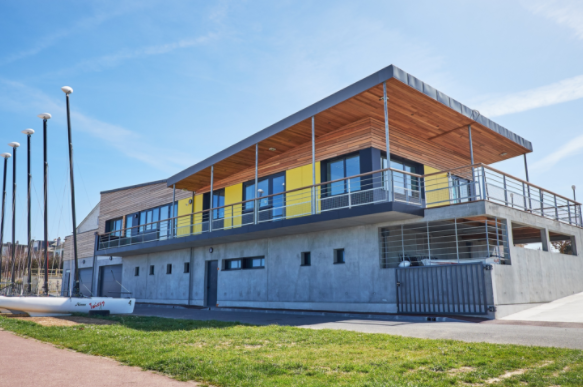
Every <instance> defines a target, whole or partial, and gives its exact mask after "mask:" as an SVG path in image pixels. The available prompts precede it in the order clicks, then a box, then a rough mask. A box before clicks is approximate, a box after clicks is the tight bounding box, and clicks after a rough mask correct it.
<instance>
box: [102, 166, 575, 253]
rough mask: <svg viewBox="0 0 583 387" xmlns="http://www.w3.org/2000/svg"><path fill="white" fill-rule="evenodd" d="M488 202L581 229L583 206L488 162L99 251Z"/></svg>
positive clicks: (115, 235)
mask: <svg viewBox="0 0 583 387" xmlns="http://www.w3.org/2000/svg"><path fill="white" fill-rule="evenodd" d="M478 200H488V201H491V202H494V203H497V204H502V205H505V206H508V207H513V208H516V209H519V210H522V211H527V212H530V213H532V214H535V215H539V216H543V217H546V218H550V219H554V220H557V221H560V222H563V223H568V224H572V225H575V226H579V227H581V226H582V224H583V220H582V218H581V216H582V214H581V204H580V203H577V202H575V201H573V200H571V199H568V198H566V197H564V196H561V195H558V194H555V193H552V192H550V191H548V190H545V189H543V188H540V187H538V186H536V185H533V184H530V183H528V182H526V181H523V180H521V179H518V178H516V177H513V176H510V175H508V174H505V173H504V172H501V171H498V170H497V169H494V168H491V167H488V166H486V165H483V164H475V165H468V166H463V167H459V168H454V169H450V170H447V171H442V172H436V173H431V174H425V175H418V174H414V173H410V172H404V171H401V170H397V169H393V168H386V169H381V170H378V171H373V172H368V173H363V174H359V175H354V176H349V177H346V178H343V179H338V180H333V181H329V182H324V183H319V184H315V185H310V186H306V187H301V188H296V189H291V190H288V191H283V192H277V193H273V194H271V195H266V196H260V197H259V198H254V199H249V200H244V201H241V202H237V203H232V204H228V205H225V206H220V207H214V208H211V209H207V210H203V211H198V212H194V213H191V214H185V215H180V216H177V217H173V218H170V219H166V220H160V221H157V222H152V223H147V224H142V225H138V226H133V227H129V228H125V229H122V230H116V231H112V232H108V233H104V234H101V235H100V236H99V243H98V249H99V250H103V249H108V248H114V247H120V246H129V245H134V244H140V243H145V242H150V241H159V240H165V239H169V238H180V237H184V236H189V235H197V234H202V233H207V232H213V231H219V230H228V229H234V228H239V227H245V226H248V225H253V224H259V223H265V222H277V221H281V220H284V219H293V218H297V217H302V216H311V215H316V214H320V213H323V212H327V211H334V210H340V209H346V208H352V207H358V206H364V205H371V204H376V203H381V202H403V203H407V204H410V205H414V206H418V207H420V208H433V207H439V206H448V205H454V204H460V203H466V202H471V201H478Z"/></svg>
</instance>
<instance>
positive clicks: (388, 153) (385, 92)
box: [383, 82, 394, 200]
mask: <svg viewBox="0 0 583 387" xmlns="http://www.w3.org/2000/svg"><path fill="white" fill-rule="evenodd" d="M388 99H389V98H388V97H387V82H383V105H384V111H385V145H386V150H387V168H391V145H390V143H389V107H388V102H387V101H388ZM387 176H388V179H387V180H388V181H387V185H389V195H388V196H389V200H393V199H394V197H393V193H394V190H393V183H392V182H393V171H391V170H389V171H388V174H387Z"/></svg>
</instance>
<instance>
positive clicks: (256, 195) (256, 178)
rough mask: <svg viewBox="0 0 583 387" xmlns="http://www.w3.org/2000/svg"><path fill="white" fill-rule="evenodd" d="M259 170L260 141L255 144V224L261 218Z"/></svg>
mask: <svg viewBox="0 0 583 387" xmlns="http://www.w3.org/2000/svg"><path fill="white" fill-rule="evenodd" d="M258 170H259V143H257V144H255V202H254V203H253V213H254V214H253V215H254V216H253V218H254V219H255V222H254V223H255V224H257V223H258V220H259V219H258V218H259V200H257V198H258V196H259V188H258V187H257V185H258V184H259V177H258Z"/></svg>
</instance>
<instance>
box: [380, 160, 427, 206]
mask: <svg viewBox="0 0 583 387" xmlns="http://www.w3.org/2000/svg"><path fill="white" fill-rule="evenodd" d="M381 167H382V169H386V168H388V167H389V166H388V164H387V155H386V153H385V154H383V155H382V156H381ZM391 168H393V169H397V170H400V171H404V172H410V173H417V174H421V173H423V166H422V165H421V164H419V163H416V162H414V161H410V160H406V159H403V158H401V157H398V156H393V155H391ZM388 176H389V174H388V172H385V173H384V176H383V185H384V184H385V181H387V180H388V179H389V177H388ZM419 183H420V182H419V178H418V177H413V176H411V175H407V174H404V173H398V172H395V173H393V186H394V189H395V194H396V195H397V198H399V195H407V196H418V195H419V192H420V184H419Z"/></svg>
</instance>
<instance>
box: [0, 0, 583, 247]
mask: <svg viewBox="0 0 583 387" xmlns="http://www.w3.org/2000/svg"><path fill="white" fill-rule="evenodd" d="M0 47H1V48H2V49H1V50H0V152H11V151H12V149H11V148H9V147H8V146H7V144H8V143H9V142H12V141H17V142H20V143H21V145H22V146H21V147H20V148H19V149H18V151H17V160H18V161H17V167H18V170H17V174H16V175H17V195H16V200H17V205H16V214H17V217H16V223H17V224H16V239H17V240H20V241H25V240H26V146H25V144H26V136H25V135H24V134H22V133H21V131H22V130H24V129H27V128H32V129H34V130H35V131H37V133H36V134H34V135H33V136H32V147H31V149H32V175H33V189H32V221H33V233H32V234H33V238H35V239H41V238H42V233H43V231H42V200H43V198H42V176H43V175H42V172H43V171H42V165H43V164H42V121H41V119H39V118H37V114H39V113H44V112H48V113H51V114H52V116H53V118H52V119H51V120H49V122H48V132H47V133H48V139H49V143H48V147H49V178H50V185H49V206H50V211H49V238H50V239H53V238H56V237H57V236H60V237H64V236H66V235H69V234H70V233H71V232H72V221H71V211H70V205H69V200H70V194H69V185H68V184H69V183H68V173H69V172H68V142H67V127H66V110H65V95H64V94H63V93H62V92H61V90H60V88H61V86H65V85H68V86H71V87H72V88H73V89H74V93H73V94H72V95H71V109H72V117H71V121H72V128H73V142H74V156H75V159H74V160H75V167H74V171H75V178H76V187H75V188H76V200H77V220H78V222H80V221H81V220H82V219H83V218H84V217H85V216H86V215H87V214H88V213H89V211H91V209H92V208H93V207H94V206H95V205H96V204H97V203H98V201H99V193H100V192H101V191H104V190H108V189H113V188H118V187H124V186H128V185H133V184H139V183H143V182H148V181H154V180H159V179H166V178H168V177H169V176H171V175H173V174H175V173H177V172H179V171H181V170H182V169H184V168H186V167H189V166H191V165H193V164H195V163H197V162H199V161H201V160H204V159H205V158H207V157H209V156H211V155H213V154H214V153H216V152H218V151H220V150H222V149H224V148H226V147H228V146H229V145H232V144H234V143H236V142H238V141H240V140H242V139H244V138H246V137H248V136H250V135H251V134H253V133H255V132H257V131H259V130H261V129H263V128H265V127H267V126H269V125H271V124H273V123H275V122H277V121H279V120H281V119H283V118H285V117H287V116H289V115H291V114H293V113H295V112H297V111H299V110H301V109H303V108H305V107H307V106H309V105H311V104H312V103H314V102H317V101H319V100H320V99H322V98H324V97H326V96H328V95H330V94H332V93H334V92H336V91H338V90H340V89H342V88H344V87H346V86H348V85H350V84H352V83H354V82H356V81H358V80H360V79H362V78H364V77H366V76H368V75H370V74H372V73H374V72H376V71H378V70H380V69H382V68H384V67H386V66H388V65H390V64H394V65H396V66H397V67H400V68H401V69H403V70H405V71H407V72H408V73H410V74H412V75H414V76H416V77H417V78H419V79H421V80H422V81H424V82H426V83H428V84H430V85H432V86H433V87H435V88H437V89H438V90H440V91H442V92H444V93H446V94H447V95H449V96H451V97H453V98H455V99H456V100H458V101H460V102H462V103H464V104H465V105H467V106H469V107H471V108H473V109H478V110H479V111H480V112H481V113H482V114H483V115H485V116H487V117H489V118H491V119H493V120H494V121H495V122H497V123H499V124H500V125H502V126H504V127H506V128H508V129H509V130H511V131H513V132H514V133H517V134H518V135H520V136H522V137H524V138H526V139H528V140H530V141H531V142H532V143H533V146H534V152H533V153H531V154H529V155H528V162H529V172H530V180H531V182H533V183H534V184H536V185H539V186H542V187H545V188H547V189H549V190H551V191H554V192H557V193H559V194H562V195H565V196H569V197H571V196H572V190H571V186H572V185H576V186H577V187H580V188H579V192H580V194H579V197H580V198H581V199H583V176H582V174H581V170H580V169H579V168H581V166H583V130H582V128H583V124H582V120H581V117H580V114H579V113H580V112H582V111H583V55H582V53H583V2H581V1H568V0H563V1H548V0H528V1H521V0H488V1H467V0H443V1H440V2H436V1H434V0H418V1H415V2H403V1H390V0H381V1H376V0H366V1H344V0H333V1H328V0H320V1H317V2H316V1H302V0H296V1H286V0H282V1H261V0H257V1H237V2H235V1H210V0H206V1H202V0H190V1H177V0H170V1H169V0H166V1H155V0H139V1H124V0H116V1H110V0H100V1H91V0H87V1H82V2H81V1H66V0H61V1H52V2H46V1H32V0H30V1H26V2H6V1H5V2H0ZM11 153H12V152H11ZM11 160H12V159H11ZM478 161H479V160H478ZM495 167H497V168H500V169H502V170H503V171H505V172H508V173H510V174H512V175H514V176H517V177H521V178H523V177H524V166H523V160H522V157H520V158H515V159H512V160H508V161H504V162H502V163H498V164H497V165H495ZM11 168H12V161H11V162H10V164H9V172H8V174H7V178H8V188H7V191H8V193H7V205H6V206H7V211H6V226H5V237H4V240H5V241H6V240H10V239H11V232H12V231H11V225H10V223H11V221H10V219H11V216H12V215H11V212H12V211H11V203H12V194H11V191H12V172H11ZM0 173H1V171H0Z"/></svg>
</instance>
